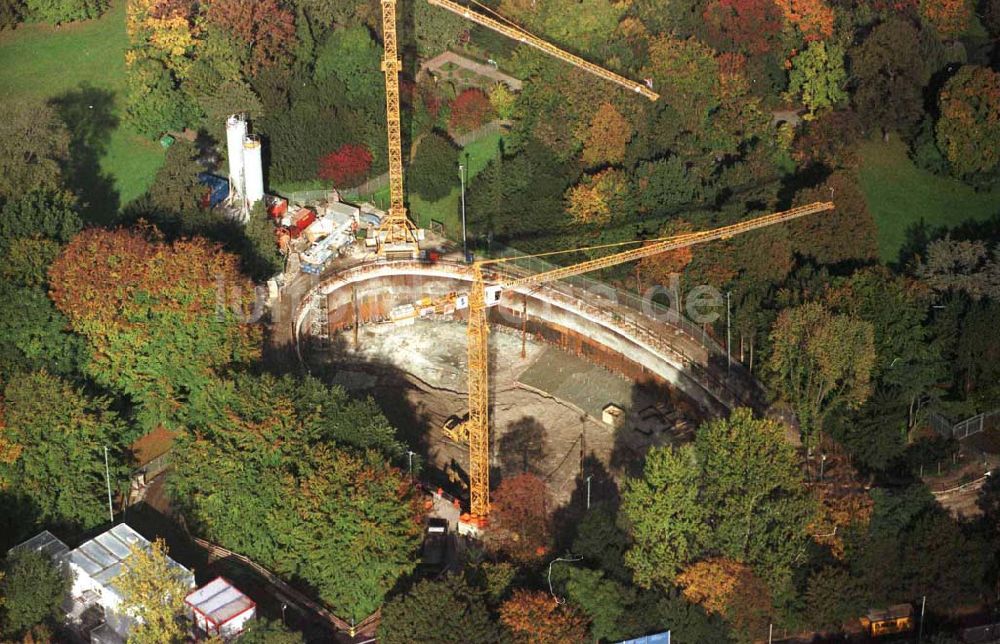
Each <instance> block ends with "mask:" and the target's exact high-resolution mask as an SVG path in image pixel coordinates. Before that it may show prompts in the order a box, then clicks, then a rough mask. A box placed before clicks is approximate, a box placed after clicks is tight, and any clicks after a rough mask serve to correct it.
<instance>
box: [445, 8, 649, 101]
mask: <svg viewBox="0 0 1000 644" xmlns="http://www.w3.org/2000/svg"><path fill="white" fill-rule="evenodd" d="M427 2H428V3H430V4H432V5H434V6H436V7H441V8H442V9H447V10H448V11H450V12H452V13H454V14H458V15H459V16H462V17H463V18H465V19H466V20H470V21H472V22H474V23H476V24H479V25H482V26H484V27H486V28H488V29H492V30H493V31H495V32H497V33H500V34H503V35H504V36H507V37H508V38H512V39H514V40H517V41H518V42H522V43H524V44H526V45H530V46H532V47H534V48H535V49H538V50H540V51H543V52H545V53H546V54H548V55H550V56H552V57H554V58H558V59H559V60H561V61H564V62H567V63H569V64H570V65H573V66H575V67H579V68H580V69H582V70H584V71H588V72H590V73H591V74H593V75H594V76H599V77H601V78H603V79H604V80H608V81H611V82H612V83H615V84H617V85H621V86H622V87H624V88H626V89H629V90H632V91H633V92H636V93H637V94H642V95H643V96H645V97H646V98H648V99H649V100H651V101H655V100H656V99H658V98H660V95H659V94H657V93H656V92H654V91H653V90H652V89H650V88H649V87H647V86H646V85H645V84H643V83H637V82H636V81H634V80H630V79H628V78H625V77H624V76H621V75H619V74H616V73H614V72H612V71H609V70H607V69H604V68H603V67H599V66H598V65H595V64H594V63H591V62H588V61H586V60H584V59H582V58H580V57H579V56H577V55H575V54H571V53H569V52H568V51H565V50H563V49H560V48H558V47H556V46H555V45H553V44H552V43H549V42H546V41H544V40H542V39H541V38H539V37H537V36H534V35H532V34H530V33H528V32H527V31H525V30H524V29H521V28H520V27H518V26H516V25H514V24H513V23H511V22H510V21H509V20H506V19H498V18H491V17H490V16H487V15H484V14H482V13H479V12H477V11H472V10H471V9H469V8H468V7H466V6H463V5H460V4H458V3H457V2H452V0H427ZM477 4H478V3H477ZM495 15H497V14H495ZM498 17H499V16H498Z"/></svg>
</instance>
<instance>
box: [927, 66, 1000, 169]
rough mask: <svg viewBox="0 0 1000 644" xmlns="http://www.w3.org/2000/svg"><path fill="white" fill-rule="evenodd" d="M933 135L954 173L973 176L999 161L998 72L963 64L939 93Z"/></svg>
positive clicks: (999, 97)
mask: <svg viewBox="0 0 1000 644" xmlns="http://www.w3.org/2000/svg"><path fill="white" fill-rule="evenodd" d="M938 108H939V109H940V111H941V116H940V117H939V118H938V121H937V127H936V134H937V144H938V147H939V148H941V150H942V151H943V152H944V155H945V157H946V158H947V159H948V163H949V164H950V165H951V167H952V169H953V170H954V172H955V173H956V174H958V175H962V176H966V177H968V176H973V175H976V174H984V173H988V172H992V171H994V170H995V169H996V168H997V166H998V164H1000V73H997V72H995V71H993V70H991V69H989V68H988V67H980V66H978V65H965V66H963V67H962V68H961V69H959V70H958V72H957V73H956V74H955V75H954V76H952V77H951V78H950V79H948V82H947V83H945V85H944V87H943V88H942V89H941V93H940V94H939V95H938Z"/></svg>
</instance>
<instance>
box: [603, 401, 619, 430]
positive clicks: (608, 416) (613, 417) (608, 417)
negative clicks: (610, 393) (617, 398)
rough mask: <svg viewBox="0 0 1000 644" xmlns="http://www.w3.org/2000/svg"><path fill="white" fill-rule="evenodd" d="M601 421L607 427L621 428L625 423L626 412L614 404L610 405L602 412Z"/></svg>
mask: <svg viewBox="0 0 1000 644" xmlns="http://www.w3.org/2000/svg"><path fill="white" fill-rule="evenodd" d="M601 420H602V421H604V424H605V425H611V426H612V427H621V426H622V423H623V422H625V410H624V409H622V408H621V407H619V406H618V405H615V404H614V403H609V404H607V405H605V406H604V409H602V410H601Z"/></svg>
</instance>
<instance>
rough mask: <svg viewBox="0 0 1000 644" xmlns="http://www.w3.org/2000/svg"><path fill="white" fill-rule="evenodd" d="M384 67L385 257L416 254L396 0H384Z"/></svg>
mask: <svg viewBox="0 0 1000 644" xmlns="http://www.w3.org/2000/svg"><path fill="white" fill-rule="evenodd" d="M382 43H383V51H384V53H383V57H382V71H383V72H384V73H385V114H386V132H387V133H388V139H389V145H388V157H389V212H388V213H387V215H386V218H385V219H384V220H383V221H382V222H381V224H379V228H378V231H377V232H376V242H377V252H378V254H379V255H380V256H382V257H390V258H393V257H396V258H411V259H413V258H416V257H417V255H418V253H419V249H418V247H417V227H416V226H415V225H414V224H413V221H411V220H410V217H409V215H407V214H406V203H405V202H404V200H403V196H404V192H403V142H402V138H401V137H400V132H399V71H400V69H402V65H403V64H402V60H401V59H400V58H399V48H398V46H397V41H396V0H382Z"/></svg>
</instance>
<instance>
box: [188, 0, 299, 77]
mask: <svg viewBox="0 0 1000 644" xmlns="http://www.w3.org/2000/svg"><path fill="white" fill-rule="evenodd" d="M206 16H207V18H208V22H209V23H210V24H212V25H215V26H217V27H219V28H221V29H223V30H224V31H226V32H227V33H228V34H229V35H230V36H231V37H232V38H233V39H234V40H235V41H236V42H238V43H240V44H242V45H245V46H246V47H247V51H248V58H247V68H248V71H249V72H250V73H254V72H256V71H257V70H259V69H260V68H261V67H269V66H271V65H273V64H274V63H276V62H278V61H279V60H281V59H283V58H285V57H288V56H290V55H291V52H292V49H294V48H295V16H294V15H293V14H292V12H291V11H289V10H288V9H285V8H284V7H283V6H282V5H281V3H279V2H278V0H254V1H253V2H246V0H212V2H211V3H210V4H209V5H208V11H207V12H206Z"/></svg>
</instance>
